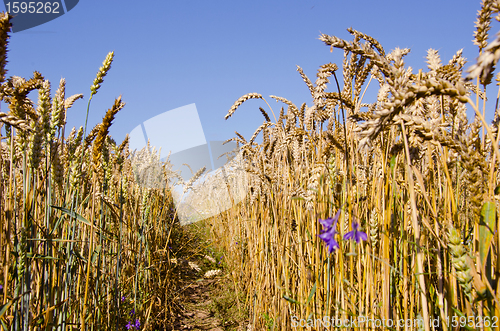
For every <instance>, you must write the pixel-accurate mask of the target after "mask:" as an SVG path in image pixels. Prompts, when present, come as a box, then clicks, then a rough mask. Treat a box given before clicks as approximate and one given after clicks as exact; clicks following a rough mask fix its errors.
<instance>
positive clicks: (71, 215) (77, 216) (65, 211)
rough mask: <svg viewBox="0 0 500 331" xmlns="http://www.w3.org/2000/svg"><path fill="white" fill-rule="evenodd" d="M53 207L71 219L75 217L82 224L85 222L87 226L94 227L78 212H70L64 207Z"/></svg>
mask: <svg viewBox="0 0 500 331" xmlns="http://www.w3.org/2000/svg"><path fill="white" fill-rule="evenodd" d="M51 207H52V208H55V209H57V210H60V211H62V212H63V213H65V214H68V215H69V216H70V217H75V218H76V219H77V220H79V221H80V222H83V223H85V224H87V225H90V226H92V224H90V222H89V221H87V220H86V219H85V218H84V217H83V216H82V215H80V214H78V213H76V212H74V211H72V210H69V209H67V208H64V207H58V206H51Z"/></svg>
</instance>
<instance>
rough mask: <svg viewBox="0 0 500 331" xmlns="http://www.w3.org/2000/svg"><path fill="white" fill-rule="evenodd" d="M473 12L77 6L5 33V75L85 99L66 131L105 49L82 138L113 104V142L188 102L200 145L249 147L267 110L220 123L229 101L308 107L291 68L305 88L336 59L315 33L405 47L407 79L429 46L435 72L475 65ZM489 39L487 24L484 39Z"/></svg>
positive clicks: (327, 0) (366, 3) (438, 7)
mask: <svg viewBox="0 0 500 331" xmlns="http://www.w3.org/2000/svg"><path fill="white" fill-rule="evenodd" d="M2 7H3V8H2ZM479 8H480V1H474V0H467V1H465V0H433V1H427V0H421V1H405V0H398V1H394V0H380V1H373V0H352V1H340V0H287V1H272V0H268V1H234V0H233V1H218V0H212V1H194V0H182V1H128V0H126V1H125V0H122V1H116V0H115V1H112V0H99V1H97V0H89V1H80V2H79V4H78V5H77V6H76V7H75V8H74V9H73V10H71V11H70V12H68V13H67V14H65V15H63V16H61V17H59V18H57V19H55V20H53V21H50V22H48V23H45V24H43V25H40V26H37V27H34V28H31V29H29V30H25V31H21V32H18V33H14V34H12V35H11V39H10V44H9V53H8V61H9V62H8V65H7V69H8V73H7V75H8V76H10V75H17V76H22V77H31V76H32V74H33V71H35V70H37V71H39V72H41V73H42V75H44V77H45V78H46V79H49V80H50V81H51V83H52V87H53V92H55V90H56V89H57V85H58V83H59V80H60V78H62V77H64V78H66V80H67V85H66V95H67V96H69V95H72V94H76V93H83V94H84V97H85V99H84V100H79V101H78V102H77V103H76V104H75V105H74V106H73V108H72V109H70V110H69V112H68V126H69V127H70V128H71V127H72V126H77V127H78V126H80V125H83V124H84V121H85V113H86V106H87V101H88V97H89V96H90V85H91V84H92V81H93V79H94V77H95V74H96V72H97V70H98V69H99V67H100V65H101V63H102V61H103V60H104V58H105V57H106V54H107V53H108V52H109V51H114V52H115V59H114V62H113V65H112V68H111V70H110V72H109V73H108V76H106V78H105V79H104V83H103V84H102V87H101V89H100V90H99V92H98V93H97V95H95V96H94V99H93V100H92V104H91V109H90V116H89V128H91V127H93V126H94V125H96V124H97V123H99V122H101V120H102V117H103V116H104V114H105V112H106V110H107V109H108V108H109V107H111V105H112V104H113V102H114V99H115V98H116V97H118V96H119V95H122V99H123V101H125V102H126V106H125V108H124V109H123V110H121V111H120V112H119V113H118V114H117V117H116V119H115V121H114V124H113V126H112V127H111V128H110V133H111V135H112V136H113V137H114V138H115V139H116V140H117V142H121V140H123V138H124V137H125V134H126V133H129V132H131V131H132V130H133V129H134V128H135V127H136V126H138V125H140V124H141V123H143V122H145V121H147V120H149V119H150V118H152V117H154V116H157V115H159V114H162V113H164V112H166V111H169V110H173V109H176V108H179V107H183V106H186V105H190V104H193V103H194V104H196V108H197V111H198V114H199V117H200V121H201V124H202V126H203V130H204V134H205V138H206V141H215V140H226V139H228V138H231V137H233V136H234V131H238V132H240V133H241V134H243V135H244V136H245V137H247V139H249V137H250V136H251V135H252V133H253V132H254V130H255V129H256V128H257V127H258V126H259V125H260V124H262V121H263V117H262V115H261V114H260V112H259V111H258V107H259V106H262V107H263V108H264V109H266V110H268V107H267V105H266V104H265V103H264V102H263V101H261V100H250V101H247V102H246V103H245V104H244V105H243V106H241V107H240V108H239V109H238V110H237V111H236V113H235V114H234V115H233V117H231V118H230V119H229V120H227V121H225V120H224V116H225V115H226V114H227V111H228V110H229V108H230V107H231V106H232V104H233V103H234V102H235V101H236V100H237V99H238V98H239V97H240V96H242V95H244V94H246V93H250V92H257V93H261V94H262V95H263V96H264V97H265V98H266V100H267V101H268V102H269V104H270V105H271V107H273V109H274V110H275V112H279V108H280V107H281V104H277V103H276V102H275V101H274V100H273V99H271V98H270V97H269V95H278V96H282V97H285V98H287V99H289V100H291V101H292V102H294V103H296V104H297V105H300V104H302V103H303V102H306V103H307V104H308V105H311V104H312V101H311V96H310V94H309V91H308V89H307V87H306V85H305V84H304V82H303V81H302V79H301V77H300V75H299V74H298V72H297V71H296V65H300V66H301V67H302V68H303V69H304V71H305V73H306V74H307V75H308V76H309V77H310V78H311V80H313V81H314V80H315V78H316V77H315V75H316V70H317V68H318V67H319V66H320V65H322V64H325V63H328V62H334V63H337V64H338V65H339V67H341V65H342V56H343V52H342V51H341V50H338V49H334V50H333V53H330V50H329V47H327V46H325V45H324V44H323V43H322V42H320V41H319V40H318V36H319V35H320V33H326V34H330V35H335V36H337V37H340V38H344V39H348V40H351V36H350V34H349V33H348V32H347V31H346V29H347V28H348V27H353V28H354V29H357V30H359V31H361V32H364V33H366V34H368V35H371V36H373V37H374V38H376V39H378V40H379V41H380V43H381V44H382V46H383V47H384V48H385V49H386V51H387V52H389V51H390V50H392V49H394V48H395V47H401V48H405V47H408V48H411V50H412V52H411V53H410V55H408V56H407V58H406V62H407V64H408V65H411V66H412V67H413V68H414V71H418V69H419V68H426V63H425V56H426V51H427V49H429V48H435V49H438V50H439V52H440V55H441V58H442V61H443V62H445V63H446V62H447V61H448V60H449V59H450V58H451V57H452V56H453V54H455V52H456V51H457V50H459V49H460V48H463V49H464V56H465V57H466V58H467V60H468V61H470V62H472V61H475V59H476V57H477V55H478V50H477V46H475V45H474V44H473V43H472V38H473V31H474V21H475V20H476V15H477V10H478V9H479ZM0 9H5V7H4V6H3V4H1V5H0ZM496 31H497V26H493V29H492V32H491V34H492V35H493V34H494V33H496ZM469 65H470V63H469V64H468V65H467V66H469ZM424 70H426V69H424ZM494 94H496V93H494ZM32 98H33V99H35V100H36V96H33V95H32ZM366 101H367V102H370V101H373V100H366ZM4 107H5V105H4V104H2V108H3V109H5V108H4ZM489 116H490V118H491V116H492V115H491V114H490V115H489ZM67 131H69V130H67ZM193 136H195V135H194V134H193ZM196 139H198V138H196Z"/></svg>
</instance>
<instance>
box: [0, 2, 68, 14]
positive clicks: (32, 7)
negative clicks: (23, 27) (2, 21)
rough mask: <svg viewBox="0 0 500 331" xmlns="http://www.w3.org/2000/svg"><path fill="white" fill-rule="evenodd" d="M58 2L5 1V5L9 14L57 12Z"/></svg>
mask: <svg viewBox="0 0 500 331" xmlns="http://www.w3.org/2000/svg"><path fill="white" fill-rule="evenodd" d="M59 6H60V3H59V2H50V1H45V2H41V1H30V2H24V1H21V2H18V1H13V2H7V3H5V7H6V9H7V11H8V12H9V13H10V14H19V13H21V14H26V13H30V14H59V10H60V8H59Z"/></svg>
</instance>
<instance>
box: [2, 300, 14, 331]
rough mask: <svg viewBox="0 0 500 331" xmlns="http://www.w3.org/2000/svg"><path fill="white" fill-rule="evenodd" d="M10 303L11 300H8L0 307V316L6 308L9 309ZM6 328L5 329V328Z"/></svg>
mask: <svg viewBox="0 0 500 331" xmlns="http://www.w3.org/2000/svg"><path fill="white" fill-rule="evenodd" d="M11 305H12V301H9V302H7V303H6V304H5V305H3V306H2V308H0V317H2V316H3V315H4V314H5V312H6V311H7V309H9V307H10V306H11ZM5 330H7V329H5Z"/></svg>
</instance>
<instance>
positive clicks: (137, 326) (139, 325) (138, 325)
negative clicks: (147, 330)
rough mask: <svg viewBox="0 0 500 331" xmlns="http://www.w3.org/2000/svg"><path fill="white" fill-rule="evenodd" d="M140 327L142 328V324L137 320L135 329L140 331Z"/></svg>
mask: <svg viewBox="0 0 500 331" xmlns="http://www.w3.org/2000/svg"><path fill="white" fill-rule="evenodd" d="M140 327H141V322H140V321H139V319H136V320H135V328H136V329H137V330H139V328H140Z"/></svg>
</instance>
